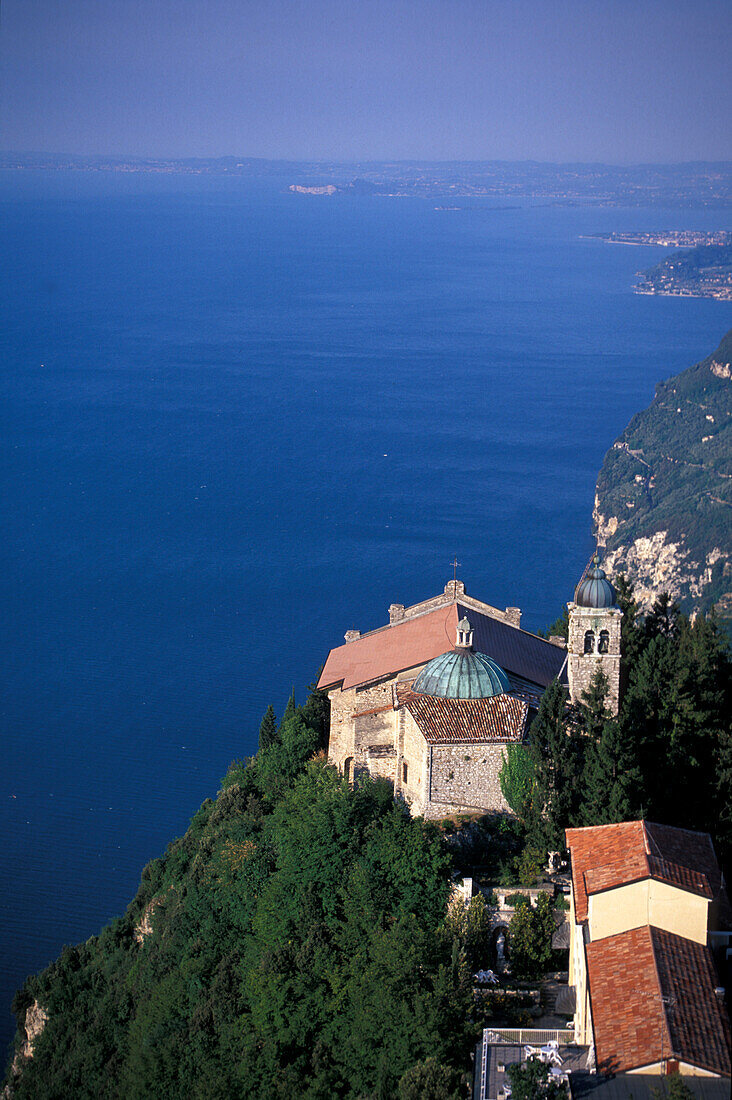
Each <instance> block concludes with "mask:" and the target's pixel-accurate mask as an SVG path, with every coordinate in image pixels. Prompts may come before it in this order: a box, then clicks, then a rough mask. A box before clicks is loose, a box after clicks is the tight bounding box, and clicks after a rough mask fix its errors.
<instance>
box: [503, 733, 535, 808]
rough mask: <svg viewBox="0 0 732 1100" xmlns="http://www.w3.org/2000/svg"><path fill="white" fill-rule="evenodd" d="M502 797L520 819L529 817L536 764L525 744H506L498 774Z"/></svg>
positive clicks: (533, 793)
mask: <svg viewBox="0 0 732 1100" xmlns="http://www.w3.org/2000/svg"><path fill="white" fill-rule="evenodd" d="M498 780H499V782H500V784H501V791H502V793H503V797H504V798H505V799H506V802H508V804H509V806H510V807H511V809H512V810H513V812H514V813H515V814H516V817H518V818H519V820H520V821H522V822H526V821H528V820H529V819H530V818H531V814H532V810H533V807H534V800H535V784H536V764H535V761H534V759H533V758H532V756H531V753H530V752H529V750H528V749H527V747H526V746H525V745H519V744H515V743H509V744H507V745H506V748H505V753H504V757H503V763H502V764H501V770H500V772H499V775H498Z"/></svg>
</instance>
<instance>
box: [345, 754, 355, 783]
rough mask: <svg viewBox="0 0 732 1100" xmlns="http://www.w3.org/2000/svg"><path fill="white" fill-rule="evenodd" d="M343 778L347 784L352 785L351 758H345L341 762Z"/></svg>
mask: <svg viewBox="0 0 732 1100" xmlns="http://www.w3.org/2000/svg"><path fill="white" fill-rule="evenodd" d="M343 778H344V779H345V780H346V781H347V782H348V783H353V757H352V756H347V757H346V759H345V760H344V762H343Z"/></svg>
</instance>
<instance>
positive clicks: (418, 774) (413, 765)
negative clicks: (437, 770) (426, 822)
mask: <svg viewBox="0 0 732 1100" xmlns="http://www.w3.org/2000/svg"><path fill="white" fill-rule="evenodd" d="M398 714H399V724H400V737H399V741H400V750H401V751H400V757H399V762H398V777H397V785H396V789H397V790H398V791H401V793H402V795H403V796H404V798H405V799H406V802H407V804H408V806H409V808H410V810H411V811H412V813H413V814H414V815H415V816H419V815H422V814H424V812H425V805H426V803H427V799H428V780H429V764H428V761H429V747H428V746H427V744H426V742H425V739H424V737H423V736H422V734H421V733H420V732H419V730H418V729H417V724H416V722H415V721H414V718H412V715H411V714H410V713H409V711H408V710H407V709H406V707H401V708H400V710H399V711H398ZM405 764H406V765H407V779H406V782H405V781H404V770H403V769H404V765H405Z"/></svg>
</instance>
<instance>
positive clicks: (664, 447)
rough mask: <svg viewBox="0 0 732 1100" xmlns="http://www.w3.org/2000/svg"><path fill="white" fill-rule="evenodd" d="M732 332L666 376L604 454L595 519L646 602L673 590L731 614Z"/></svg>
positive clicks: (611, 558)
mask: <svg viewBox="0 0 732 1100" xmlns="http://www.w3.org/2000/svg"><path fill="white" fill-rule="evenodd" d="M731 363H732V332H729V333H727V335H726V336H725V337H724V339H723V340H722V343H721V344H720V345H719V347H718V348H717V350H716V351H715V352H714V354H713V355H710V356H708V357H707V358H706V359H704V360H703V361H702V362H701V363H697V364H696V366H693V367H690V368H689V369H688V370H685V371H683V372H682V373H681V374H678V375H676V376H675V377H674V378H670V379H669V380H668V381H666V382H661V383H660V384H659V385H658V386H657V388H656V396H655V397H654V399H653V401H652V403H651V404H650V405H649V407H648V408H647V409H645V410H644V411H643V412H641V413H638V414H637V415H636V416H634V417H633V419H632V420H631V422H630V424H629V425H628V427H627V428H626V429H625V431H624V432H623V434H622V435H621V436H620V438H619V439H617V440H616V441H615V443H614V444H613V446H612V447H611V449H610V450H609V451H608V453H607V454H606V456H605V460H604V462H603V465H602V469H601V471H600V475H599V478H598V481H597V492H596V495H595V510H594V520H595V527H596V531H597V536H598V540H599V542H600V543H601V545H603V546H604V547H605V563H606V568H607V569H608V571H609V572H611V573H625V574H626V575H628V576H629V577H630V578H631V579H632V581H633V583H634V584H635V587H636V597H637V599H638V601H639V603H640V604H641V605H642V607H644V608H645V609H647V608H648V607H650V605H651V603H652V602H653V599H654V598H655V597H656V596H658V595H659V593H661V592H664V591H665V592H668V593H669V594H670V595H671V596H672V597H673V598H674V599H676V600H678V601H679V603H680V604H681V605H682V607H683V608H684V610H685V611H688V612H694V611H705V612H706V611H708V610H709V609H710V608H711V607H712V606H715V607H716V608H717V610H718V612H719V613H720V615H721V616H722V617H723V618H725V619H732V564H731V563H730V551H731V550H732V433H731V431H730V427H731V425H732V367H731V365H730V364H731Z"/></svg>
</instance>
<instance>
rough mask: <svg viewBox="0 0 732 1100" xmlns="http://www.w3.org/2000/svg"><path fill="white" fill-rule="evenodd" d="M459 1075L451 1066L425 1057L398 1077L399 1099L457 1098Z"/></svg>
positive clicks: (431, 1099)
mask: <svg viewBox="0 0 732 1100" xmlns="http://www.w3.org/2000/svg"><path fill="white" fill-rule="evenodd" d="M460 1096H462V1090H461V1088H460V1075H459V1073H457V1071H456V1070H455V1068H454V1067H453V1066H446V1065H443V1064H442V1063H440V1062H438V1061H437V1059H436V1058H425V1060H424V1061H423V1062H416V1063H415V1065H413V1066H410V1068H409V1069H408V1070H407V1071H406V1073H404V1074H402V1076H401V1078H400V1079H399V1100H459V1097H460Z"/></svg>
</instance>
